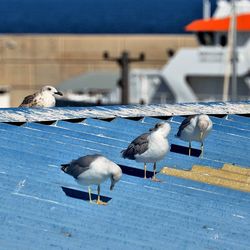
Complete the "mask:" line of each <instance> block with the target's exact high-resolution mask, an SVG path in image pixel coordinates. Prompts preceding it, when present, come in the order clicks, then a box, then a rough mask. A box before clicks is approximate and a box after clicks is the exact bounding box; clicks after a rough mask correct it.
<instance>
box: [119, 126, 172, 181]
mask: <svg viewBox="0 0 250 250" xmlns="http://www.w3.org/2000/svg"><path fill="white" fill-rule="evenodd" d="M170 130H171V127H170V125H169V123H166V122H160V123H157V124H156V125H155V127H154V128H152V129H150V130H149V132H148V133H144V134H142V135H140V136H138V137H137V138H136V139H134V140H133V141H132V142H131V143H130V145H129V146H128V148H127V149H125V150H123V151H122V152H121V153H122V157H123V158H128V159H130V160H135V161H137V162H143V163H144V178H145V179H146V178H147V163H154V175H153V177H152V180H153V181H159V180H158V179H157V178H156V176H155V174H156V162H157V161H160V160H162V159H163V158H164V157H165V155H166V154H167V152H168V151H169V144H168V140H167V136H168V134H169V132H170Z"/></svg>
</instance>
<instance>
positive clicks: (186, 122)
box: [176, 115, 195, 137]
mask: <svg viewBox="0 0 250 250" xmlns="http://www.w3.org/2000/svg"><path fill="white" fill-rule="evenodd" d="M194 117H195V115H190V116H188V117H187V118H186V119H184V120H183V121H182V123H181V125H180V127H179V130H178V133H177V135H176V136H177V137H180V136H181V132H182V131H183V129H184V128H186V127H187V126H188V125H189V124H190V121H191V119H192V118H194Z"/></svg>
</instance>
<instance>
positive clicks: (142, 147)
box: [122, 133, 150, 160]
mask: <svg viewBox="0 0 250 250" xmlns="http://www.w3.org/2000/svg"><path fill="white" fill-rule="evenodd" d="M149 135H150V133H145V134H142V135H140V136H138V137H137V138H136V139H134V140H133V141H132V142H131V143H130V145H129V146H128V148H127V149H126V150H123V151H122V157H123V158H128V159H130V160H135V155H137V154H139V155H141V154H143V153H144V152H145V151H147V149H148V136H149Z"/></svg>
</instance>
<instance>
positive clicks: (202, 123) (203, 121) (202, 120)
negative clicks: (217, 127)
mask: <svg viewBox="0 0 250 250" xmlns="http://www.w3.org/2000/svg"><path fill="white" fill-rule="evenodd" d="M209 122H210V119H209V117H208V115H199V117H198V128H199V129H200V131H201V132H204V131H206V130H207V129H208V127H209Z"/></svg>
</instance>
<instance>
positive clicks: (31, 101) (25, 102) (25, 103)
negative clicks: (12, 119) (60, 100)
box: [19, 93, 37, 107]
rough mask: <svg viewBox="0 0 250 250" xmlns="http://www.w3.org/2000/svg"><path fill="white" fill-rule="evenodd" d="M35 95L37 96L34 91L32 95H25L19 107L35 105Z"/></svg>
mask: <svg viewBox="0 0 250 250" xmlns="http://www.w3.org/2000/svg"><path fill="white" fill-rule="evenodd" d="M36 96H37V94H36V93H35V94H33V95H28V96H26V97H25V98H24V100H23V102H22V103H21V104H20V106H19V107H32V106H35V105H36V104H37V102H36Z"/></svg>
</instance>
